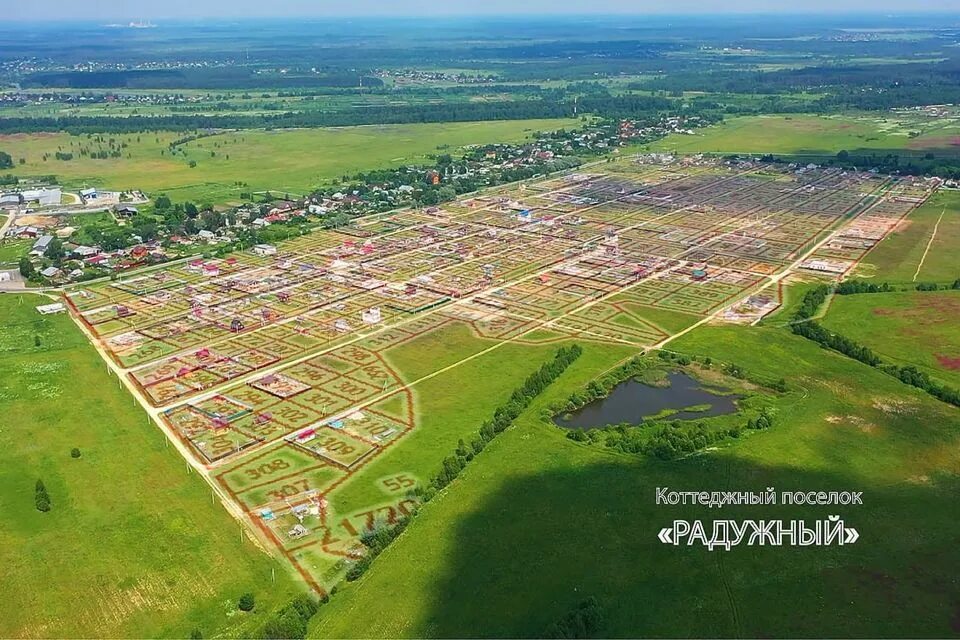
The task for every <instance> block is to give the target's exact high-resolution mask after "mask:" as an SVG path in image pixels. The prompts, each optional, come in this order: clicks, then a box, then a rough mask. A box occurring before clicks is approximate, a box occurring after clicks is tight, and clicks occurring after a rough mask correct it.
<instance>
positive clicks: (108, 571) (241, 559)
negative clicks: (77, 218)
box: [0, 294, 297, 637]
mask: <svg viewBox="0 0 960 640" xmlns="http://www.w3.org/2000/svg"><path fill="white" fill-rule="evenodd" d="M49 302H50V301H49V299H47V298H44V297H40V296H33V295H22V296H20V295H17V296H14V295H13V294H6V295H0V316H2V317H3V318H4V330H3V334H2V336H0V411H2V412H3V415H4V421H3V425H2V427H0V450H2V453H0V512H2V513H3V514H4V517H3V519H2V521H0V563H2V564H3V580H2V581H0V600H2V601H3V603H4V604H3V606H2V607H0V608H2V610H3V615H0V636H4V637H119V636H137V637H139V636H150V637H160V636H170V637H186V636H188V635H189V634H190V633H191V631H192V630H193V629H199V630H200V631H201V632H202V633H203V634H204V636H206V637H212V636H214V635H222V636H225V637H236V636H249V635H251V634H255V633H256V629H258V628H259V626H260V625H262V624H263V619H264V618H265V617H266V613H267V612H269V611H270V610H271V609H272V608H273V607H275V606H277V605H279V604H282V603H283V602H284V601H285V600H286V599H287V598H289V597H290V595H291V594H292V593H294V592H295V590H296V588H297V587H296V585H295V583H294V581H293V580H292V578H291V577H290V574H289V573H288V572H287V570H285V567H284V565H283V564H281V563H279V562H278V561H276V560H275V559H273V558H271V557H269V556H268V555H266V554H265V553H263V552H262V551H261V550H260V549H258V548H257V546H256V545H255V544H254V543H253V542H252V541H250V540H246V541H243V542H241V540H240V537H239V535H238V533H239V531H238V524H237V522H236V521H235V520H233V519H232V518H231V517H230V516H228V515H227V513H226V512H225V511H224V510H223V509H220V508H219V506H216V505H213V504H211V492H210V488H209V487H208V486H207V485H206V484H205V483H204V482H203V480H202V479H201V478H200V476H198V475H197V474H191V473H188V471H187V469H186V467H185V465H184V462H183V460H182V459H181V458H180V456H179V455H178V454H177V453H176V451H175V450H174V449H173V448H172V447H170V448H168V447H167V446H166V445H165V439H164V437H163V434H162V433H160V432H159V431H158V430H157V429H156V428H155V427H154V426H153V425H152V424H151V422H150V420H149V417H148V416H147V414H146V413H145V412H144V411H143V410H142V409H141V408H139V407H138V406H137V405H136V404H135V403H134V402H132V401H131V397H130V395H129V394H128V393H127V392H126V391H125V390H123V389H121V388H119V387H118V385H117V381H116V378H115V377H112V376H110V375H108V373H107V371H106V369H105V367H104V366H103V362H102V361H101V360H100V358H99V357H98V356H97V354H96V352H95V351H94V350H93V348H92V347H91V346H90V345H89V344H88V343H87V341H86V339H85V338H84V336H83V334H82V333H81V332H80V331H79V330H78V329H77V328H76V327H75V326H74V325H73V323H72V322H71V321H70V319H69V318H67V317H66V316H44V317H41V316H39V315H38V314H37V312H36V310H35V309H34V307H35V306H36V305H38V304H45V303H49ZM35 341H39V345H40V346H35V344H36V343H35ZM81 380H82V381H83V385H82V388H81V387H80V385H79V384H78V382H77V381H81ZM74 447H76V448H78V449H79V450H80V454H81V457H80V458H77V459H74V458H72V457H71V449H72V448H74ZM38 479H41V480H43V482H44V484H45V486H46V489H47V491H48V493H49V495H50V499H51V502H52V509H51V510H50V511H49V512H47V513H41V512H39V511H37V509H36V508H35V505H34V488H35V486H34V485H35V483H36V481H37V480H38ZM41 568H42V570H40V569H41ZM273 571H275V582H271V572H273ZM245 591H251V592H253V593H255V594H256V598H257V602H258V608H257V610H256V611H255V612H254V613H251V614H249V615H246V616H244V615H237V614H238V613H239V612H237V610H236V601H237V598H238V597H239V596H240V594H241V593H243V592H245ZM81 594H82V595H81Z"/></svg>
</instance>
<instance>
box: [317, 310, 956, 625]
mask: <svg viewBox="0 0 960 640" xmlns="http://www.w3.org/2000/svg"><path fill="white" fill-rule="evenodd" d="M671 348H676V349H678V350H680V351H684V352H687V353H691V354H693V353H695V354H703V355H710V356H711V357H713V358H714V359H715V360H724V361H735V362H737V363H738V364H740V365H741V366H743V367H745V368H746V369H747V370H748V371H750V372H753V373H756V374H760V375H766V376H770V377H779V376H781V375H785V376H786V377H787V379H788V381H789V384H790V385H791V388H792V389H793V391H792V392H791V393H790V394H788V395H787V396H784V398H783V399H782V400H781V404H780V406H778V412H777V417H776V422H775V425H774V427H773V428H772V429H771V430H769V431H766V432H756V433H754V432H751V433H750V434H749V435H748V437H742V438H741V439H740V440H736V441H731V442H732V443H733V444H730V443H727V444H724V445H721V446H720V447H719V448H718V449H716V450H714V451H711V452H708V453H703V454H701V455H696V456H691V457H689V458H686V459H682V460H679V461H675V462H661V461H656V460H653V459H647V458H643V457H634V456H627V455H623V454H619V453H613V452H611V451H610V450H608V449H606V448H605V447H604V446H603V445H602V442H601V443H598V444H593V445H584V444H576V443H573V442H571V441H570V440H568V439H566V438H565V437H564V435H563V433H562V432H561V431H560V430H559V429H557V428H555V427H553V426H551V425H549V424H546V423H544V422H543V421H542V420H541V419H540V418H539V411H540V408H541V407H543V405H544V404H545V403H548V402H551V401H553V400H556V399H558V398H562V397H566V396H567V395H568V394H569V393H570V392H571V391H572V390H574V389H577V388H579V387H580V386H581V385H582V384H584V383H585V382H586V381H587V380H589V379H590V378H591V377H592V376H593V375H595V374H596V372H597V371H598V369H600V368H602V367H601V362H600V360H602V356H600V355H596V354H594V355H592V356H588V355H587V353H589V351H590V350H589V349H588V352H587V353H585V355H584V358H582V359H581V360H579V361H578V362H577V363H575V364H574V365H573V367H571V368H570V369H569V370H568V371H567V372H566V373H565V374H564V375H563V376H562V377H561V379H560V380H559V381H558V382H557V383H555V384H554V385H553V386H552V387H551V388H550V389H549V390H548V391H547V392H546V393H545V394H543V395H542V396H541V397H539V398H538V399H537V401H536V402H535V403H534V405H533V406H532V407H531V408H530V409H529V410H528V411H527V412H526V413H525V414H524V416H522V417H521V419H520V420H519V421H518V422H517V424H515V426H513V427H511V428H510V429H509V430H508V431H507V432H505V433H504V434H503V435H501V436H500V437H499V438H498V439H497V440H495V441H494V443H493V444H492V445H490V446H489V447H488V448H487V449H486V450H485V451H484V452H483V453H482V454H480V456H478V458H477V459H476V460H475V461H474V462H473V463H472V464H471V465H469V466H468V467H467V469H466V471H465V472H464V474H463V475H462V476H461V477H460V479H458V480H457V481H456V482H455V483H454V484H453V485H452V486H450V487H449V488H448V489H446V490H445V491H444V492H443V493H442V494H441V495H440V496H439V497H438V498H436V499H435V500H434V501H432V502H430V503H429V504H427V505H426V506H425V507H424V508H423V509H422V510H421V512H420V513H419V514H418V516H417V517H416V518H415V519H414V521H413V523H412V524H411V525H410V527H409V528H408V529H407V531H406V532H405V533H404V534H403V535H402V536H401V537H400V538H399V539H398V540H397V541H395V542H394V544H393V545H391V547H389V548H388V549H387V551H386V552H385V553H384V554H383V555H382V556H381V557H379V558H378V559H377V560H376V561H375V562H374V565H373V568H372V569H371V570H370V571H369V572H368V573H367V574H366V575H365V576H364V577H362V578H361V579H360V580H358V581H357V582H355V583H351V584H349V585H347V586H346V587H344V588H342V589H341V590H340V591H339V592H338V593H337V594H336V595H335V596H334V598H333V600H332V601H331V603H330V604H328V605H326V606H325V607H323V608H322V609H321V611H320V614H319V615H318V616H317V617H316V618H315V619H314V621H313V624H312V627H311V634H310V635H311V636H312V637H424V636H426V637H447V636H455V637H502V636H521V637H525V636H537V635H540V634H542V633H543V631H544V630H545V628H546V627H547V626H548V625H549V624H550V623H551V622H553V621H555V620H557V619H559V618H560V617H562V616H563V615H564V614H565V613H566V612H567V611H569V610H570V609H571V608H573V607H574V606H575V605H576V604H577V603H578V602H579V601H581V600H582V599H584V598H586V597H589V596H593V597H596V598H597V599H598V600H599V601H600V603H601V606H602V607H603V609H604V624H603V626H602V628H601V630H600V632H599V635H600V636H609V637H638V636H645V637H690V636H694V637H695V636H710V637H716V636H729V637H732V636H746V637H753V636H784V635H790V636H806V637H810V636H822V635H825V634H829V635H831V636H888V637H896V636H944V635H952V634H955V633H956V627H955V626H954V627H951V624H954V625H955V624H956V622H955V615H956V611H955V610H956V606H957V604H958V603H960V586H958V583H957V581H956V578H955V571H954V568H955V567H956V566H957V564H958V562H960V551H958V548H957V545H956V541H955V534H954V533H953V531H954V523H955V521H956V517H957V515H958V512H957V509H956V508H954V507H953V506H952V505H953V504H954V502H955V496H956V494H957V491H958V489H960V483H958V481H957V474H958V472H960V447H958V444H960V417H958V415H957V413H956V411H955V410H954V409H952V408H950V407H948V406H947V405H945V404H943V403H940V402H938V401H935V400H933V399H931V398H930V397H928V396H926V395H924V394H922V393H920V392H918V391H917V390H915V389H912V388H910V387H906V386H905V385H902V384H901V383H899V382H898V381H896V380H894V379H893V378H890V377H889V376H886V375H884V374H882V373H880V372H878V371H876V370H873V369H870V368H869V367H866V366H864V365H861V364H859V363H857V362H854V361H851V360H849V359H847V358H845V357H842V356H840V355H838V354H833V353H829V352H825V351H824V350H822V349H820V348H819V347H818V346H816V345H815V344H813V343H810V342H808V341H805V340H803V339H801V338H798V337H795V336H792V335H790V334H789V333H787V332H786V331H785V330H783V329H773V328H744V327H702V328H699V329H697V330H696V331H693V332H691V333H690V334H687V335H686V336H684V337H683V338H682V339H680V340H678V341H676V343H673V344H671ZM598 351H599V352H600V353H602V352H603V348H598ZM424 408H425V409H428V408H429V407H428V406H426V407H424ZM662 486H667V487H670V488H671V489H676V490H706V491H710V490H724V489H727V490H739V491H747V490H752V491H763V490H764V489H765V488H766V487H775V488H776V489H777V490H778V491H781V490H804V491H809V490H818V489H823V490H853V491H863V492H864V494H863V496H864V504H863V505H862V506H856V507H852V506H848V507H836V506H834V507H826V506H820V507H794V506H781V505H777V506H766V507H760V506H751V507H726V508H724V509H723V510H720V511H717V510H708V509H706V508H703V507H692V506H691V507H683V506H676V507H670V506H657V505H656V504H655V492H656V488H657V487H662ZM829 514H840V515H841V517H842V518H843V519H844V520H845V522H846V523H847V524H848V525H850V526H853V527H856V528H857V529H858V531H859V532H860V533H861V539H860V541H859V542H858V543H857V544H856V545H848V546H844V547H837V546H832V547H806V548H800V547H769V546H766V547H758V546H754V547H745V546H741V547H738V548H736V549H734V550H732V551H730V552H729V553H728V552H723V551H713V552H710V551H707V550H706V549H704V548H700V547H692V548H688V547H669V546H664V545H662V544H661V543H659V542H658V541H657V538H656V535H657V532H658V531H659V529H660V528H661V527H663V526H668V525H669V524H671V523H672V521H673V520H674V519H678V518H679V519H697V518H699V519H704V520H707V521H709V520H713V519H721V518H722V519H725V518H736V519H743V518H754V519H756V518H765V517H773V518H782V519H793V518H805V519H808V520H813V519H822V518H826V517H827V516H828V515H829ZM951 620H954V622H951Z"/></svg>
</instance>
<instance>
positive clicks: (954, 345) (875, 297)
mask: <svg viewBox="0 0 960 640" xmlns="http://www.w3.org/2000/svg"><path fill="white" fill-rule="evenodd" d="M958 317H960V291H937V292H931V291H908V292H899V291H898V292H895V293H878V294H860V295H846V296H834V298H833V300H832V301H831V302H830V307H829V311H828V312H827V314H826V316H825V317H824V320H823V324H824V326H825V327H827V328H828V329H830V330H831V331H835V332H837V333H840V334H843V335H845V336H847V337H848V338H851V339H852V340H855V341H857V342H859V343H860V344H864V345H867V346H868V347H870V349H871V350H873V351H874V352H875V353H877V355H879V356H880V357H881V358H883V359H885V360H889V361H890V362H893V363H896V364H899V365H901V366H907V365H913V366H915V367H917V368H919V369H921V370H923V371H926V372H927V373H928V374H929V375H930V376H932V377H933V378H935V379H938V380H939V381H941V382H942V383H944V384H948V385H950V386H953V387H960V324H958V322H957V318H958Z"/></svg>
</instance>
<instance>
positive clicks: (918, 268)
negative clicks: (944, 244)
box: [913, 207, 947, 282]
mask: <svg viewBox="0 0 960 640" xmlns="http://www.w3.org/2000/svg"><path fill="white" fill-rule="evenodd" d="M946 212H947V208H946V207H944V208H943V211H941V212H940V217H939V218H937V223H936V224H935V225H933V233H931V234H930V240H929V241H927V247H926V249H924V250H923V255H922V256H920V263H919V264H918V265H917V270H916V271H915V272H914V274H913V281H914V282H916V281H917V276H919V275H920V269H922V268H923V262H924V260H926V259H927V254H928V253H930V246H931V245H932V244H933V241H934V240H935V239H936V237H937V230H938V229H939V228H940V221H941V220H943V214H945V213H946Z"/></svg>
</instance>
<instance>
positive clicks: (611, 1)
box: [0, 0, 960, 20]
mask: <svg viewBox="0 0 960 640" xmlns="http://www.w3.org/2000/svg"><path fill="white" fill-rule="evenodd" d="M0 5H7V6H6V7H5V10H4V11H3V14H4V17H5V18H7V19H10V18H12V19H14V20H57V19H61V20H77V19H91V20H112V19H124V20H131V19H151V20H159V19H163V18H207V17H221V18H238V17H260V16H273V17H280V18H282V17H288V16H359V15H366V16H395V15H406V16H410V15H474V14H488V15H489V14H540V15H558V14H586V13H601V14H602V13H640V14H642V13H658V14H678V13H757V12H760V13H777V12H783V13H798V12H803V13H819V12H823V13H860V12H867V13H903V12H911V13H916V12H927V11H929V12H956V11H958V9H960V3H958V1H957V0H914V1H912V2H905V1H904V0H897V1H894V0H804V1H803V2H799V3H798V2H783V1H782V0H781V1H776V2H775V1H772V0H669V1H664V0H590V1H589V2H587V1H583V0H560V1H559V2H558V1H557V0H482V1H480V0H446V1H444V0H347V1H344V0H270V1H269V2H264V1H263V0H0Z"/></svg>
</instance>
